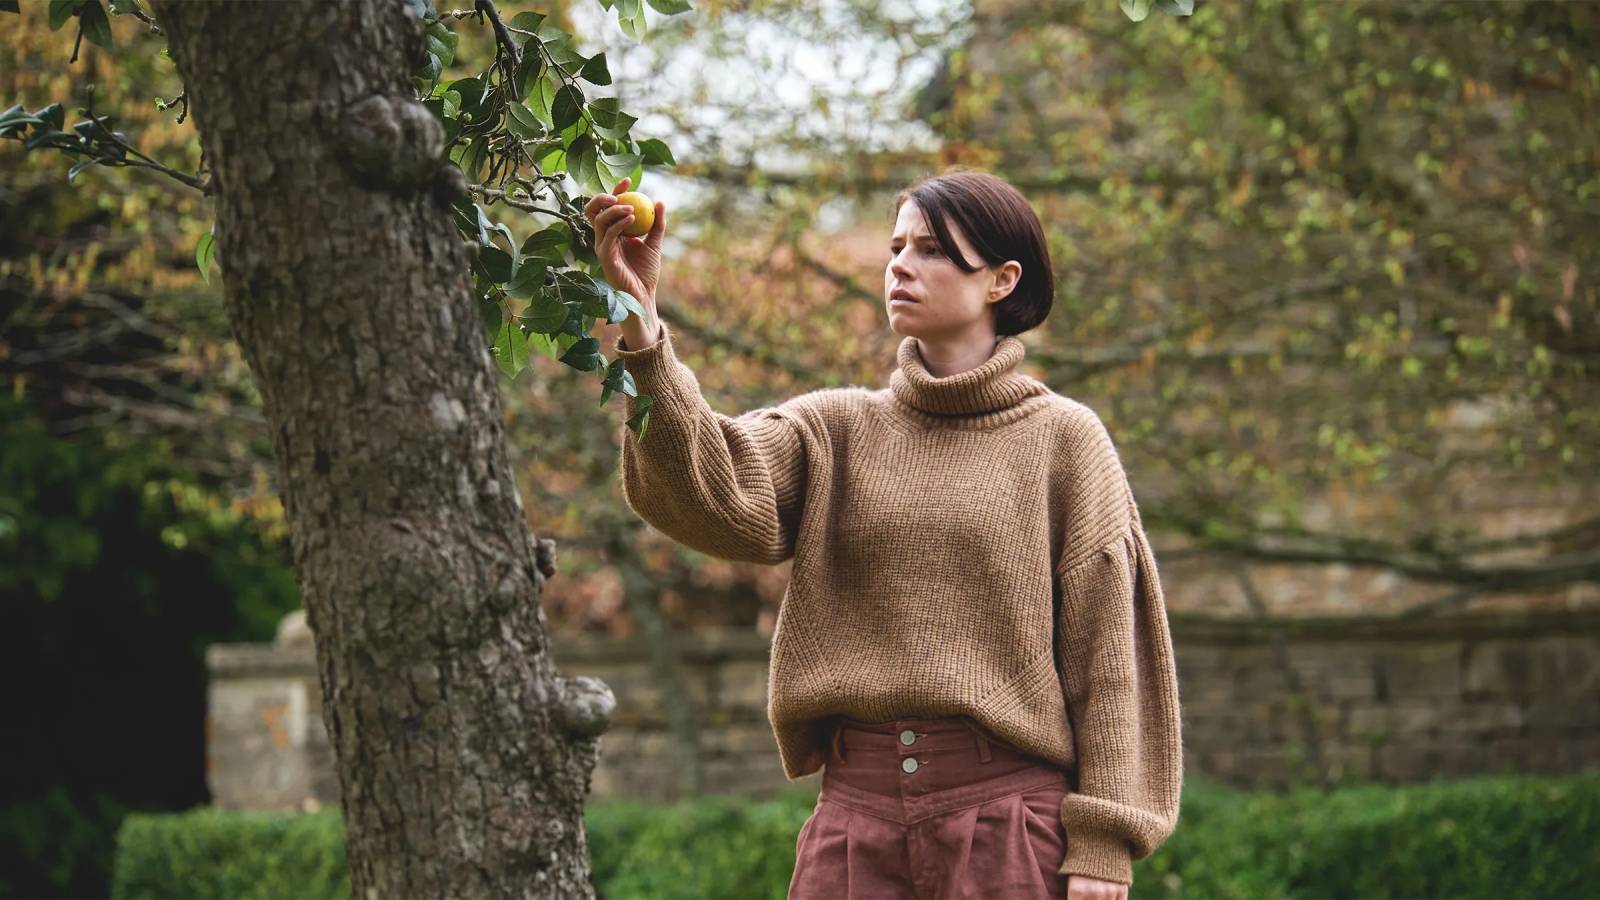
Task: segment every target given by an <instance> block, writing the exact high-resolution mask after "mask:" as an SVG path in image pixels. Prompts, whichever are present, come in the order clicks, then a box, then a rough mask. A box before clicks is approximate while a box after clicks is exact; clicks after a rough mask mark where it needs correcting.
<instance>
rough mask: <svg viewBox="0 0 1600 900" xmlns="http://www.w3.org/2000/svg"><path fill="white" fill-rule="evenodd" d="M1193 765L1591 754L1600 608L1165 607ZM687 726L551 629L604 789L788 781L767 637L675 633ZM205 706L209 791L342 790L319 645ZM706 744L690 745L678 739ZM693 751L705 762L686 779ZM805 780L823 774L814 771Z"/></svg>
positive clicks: (1280, 766)
mask: <svg viewBox="0 0 1600 900" xmlns="http://www.w3.org/2000/svg"><path fill="white" fill-rule="evenodd" d="M1172 626H1173V636H1174V638H1173V639H1174V644H1175V646H1176V651H1177V661H1178V671H1179V681H1180V693H1181V695H1182V700H1183V713H1184V743H1185V769H1186V771H1188V772H1190V773H1195V774H1203V775H1205V776H1208V777H1211V778H1215V779H1218V780H1222V781H1226V782H1230V783H1233V784H1237V785H1241V786H1263V785H1281V784H1285V783H1290V782H1299V783H1304V782H1315V781H1320V780H1328V781H1339V780H1360V779H1369V778H1370V779H1378V780H1385V781H1396V782H1402V781H1415V780H1425V779H1427V778H1429V777H1432V776H1435V775H1439V776H1464V775H1471V774H1479V773H1491V772H1500V771H1513V772H1543V773H1563V772H1576V771H1579V770H1582V769H1585V768H1591V767H1600V615H1594V614H1589V613H1582V614H1554V615H1552V614H1517V615H1510V614H1508V615H1495V616H1486V615H1476V616H1471V617H1459V618H1430V619H1415V620H1390V621H1385V620H1374V619H1370V618H1364V619H1320V620H1319V619H1296V620H1281V621H1261V620H1256V621H1248V620H1234V621H1222V620H1214V619H1209V620H1208V619H1201V618H1197V617H1193V616H1187V615H1178V614H1174V615H1173V616H1172ZM680 644H681V647H680V657H681V669H680V672H679V674H680V676H681V679H682V683H684V684H685V685H686V688H687V692H688V695H689V699H690V702H691V710H692V715H690V716H689V717H688V718H687V720H688V721H689V722H690V725H691V727H690V728H689V729H684V728H682V727H681V726H680V727H679V728H678V729H677V731H674V730H673V729H672V728H671V727H670V726H671V718H670V717H669V716H668V715H667V711H668V710H670V709H671V708H672V698H671V697H670V696H667V695H666V694H665V693H664V691H663V688H662V685H664V684H668V683H671V679H668V678H665V677H662V676H661V675H660V674H659V673H656V672H654V671H652V670H651V668H650V667H649V665H648V664H647V663H646V662H645V660H647V659H648V654H647V653H646V652H645V649H644V648H643V646H642V645H640V644H638V643H637V642H634V641H618V640H611V639H580V640H572V639H563V640H557V641H555V655H556V662H557V664H558V666H559V667H560V669H561V670H562V671H563V672H565V673H567V674H570V675H594V676H596V677H599V678H601V679H603V680H604V681H605V682H606V683H607V684H609V685H610V686H611V688H612V690H613V691H614V692H615V693H616V696H617V703H618V709H617V715H616V719H615V722H614V725H613V727H612V729H611V731H609V732H607V733H606V734H605V735H604V736H603V737H602V738H601V745H600V749H601V762H600V766H599V768H598V769H597V770H596V772H595V778H594V784H593V788H594V794H593V796H594V797H595V798H596V799H604V798H606V797H614V796H626V797H629V798H631V799H643V800H670V799H675V798H677V797H680V796H682V795H684V794H686V793H693V792H694V789H693V787H692V786H694V785H698V786H699V790H700V791H701V792H705V793H741V794H746V795H750V796H765V795H767V794H769V793H770V792H771V791H772V790H774V789H776V788H779V787H782V786H784V784H785V782H784V778H783V773H782V769H781V767H780V765H779V762H778V750H777V745H776V743H775V742H774V740H773V737H772V732H771V728H770V726H769V725H768V723H767V719H766V687H767V653H768V641H767V639H766V638H763V637H761V636H759V635H755V634H751V633H746V632H738V633H718V634H709V635H704V636H695V637H693V638H690V637H687V636H685V637H682V638H681V639H680ZM208 658H209V661H210V666H211V673H212V682H211V694H210V698H211V700H210V714H209V716H208V722H207V736H208V741H209V749H208V756H207V762H208V770H209V772H208V775H209V780H210V785H211V790H212V794H213V797H214V801H215V802H216V803H217V804H218V805H220V806H224V807H229V808H285V807H296V808H307V807H313V806H316V805H319V804H324V803H330V802H335V801H336V800H337V796H338V795H337V783H336V781H335V778H334V775H333V766H332V760H331V757H330V754H329V748H328V744H327V740H326V735H325V734H324V732H323V727H322V719H321V711H320V692H319V690H318V687H317V684H316V667H315V664H314V661H313V658H312V649H311V647H310V646H309V645H308V644H306V643H305V642H304V641H303V640H301V641H295V640H293V639H290V640H287V641H280V643H279V644H277V645H238V644H234V645H216V646H213V647H212V648H211V650H210V653H209V657H208ZM690 745H697V746H698V751H697V752H690V751H687V750H685V749H683V748H685V747H686V746H690ZM696 761H697V762H698V765H699V770H698V774H699V778H698V779H690V778H688V777H686V770H688V768H689V766H690V765H691V764H692V763H694V762H696ZM805 781H806V783H809V784H813V785H815V784H816V783H817V782H818V776H816V775H813V776H811V777H810V778H808V779H806V780H805Z"/></svg>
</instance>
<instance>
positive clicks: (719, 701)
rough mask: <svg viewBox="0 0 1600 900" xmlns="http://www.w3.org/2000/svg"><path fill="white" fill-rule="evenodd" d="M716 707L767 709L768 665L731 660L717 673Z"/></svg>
mask: <svg viewBox="0 0 1600 900" xmlns="http://www.w3.org/2000/svg"><path fill="white" fill-rule="evenodd" d="M715 705H718V706H722V707H730V706H733V707H744V708H746V709H752V710H760V711H763V712H764V711H765V710H766V708H767V664H766V663H765V662H752V661H749V660H730V661H729V662H727V663H725V664H724V665H723V666H722V667H721V669H720V671H719V672H718V673H717V680H716V694H715Z"/></svg>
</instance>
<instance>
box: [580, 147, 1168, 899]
mask: <svg viewBox="0 0 1600 900" xmlns="http://www.w3.org/2000/svg"><path fill="white" fill-rule="evenodd" d="M627 186H628V182H627V180H626V179H624V180H623V181H622V182H621V183H619V184H618V185H617V191H619V192H620V191H622V190H625V189H626V188H627ZM585 215H586V216H587V217H588V218H589V220H590V221H591V222H593V224H594V227H595V232H596V235H597V249H598V256H599V259H600V261H601V264H602V268H603V269H604V271H605V273H606V277H607V278H608V279H609V280H610V282H611V284H612V285H613V286H614V287H617V288H620V289H623V290H626V291H628V292H629V293H631V294H633V295H634V296H635V297H637V298H639V300H640V301H641V303H642V304H643V305H644V307H645V308H646V310H647V311H648V312H649V313H650V315H649V321H647V322H644V321H640V320H639V317H638V316H633V317H630V318H629V319H628V320H627V321H626V322H624V323H623V324H622V337H621V338H619V339H618V341H617V342H616V347H615V351H616V354H617V355H618V356H620V357H622V358H624V359H625V360H627V363H626V365H627V368H628V371H630V372H632V373H633V376H634V378H635V382H636V385H637V387H638V388H639V390H640V391H641V392H643V393H646V394H649V395H651V396H652V397H653V398H654V405H653V406H652V407H651V412H650V420H649V424H648V426H647V428H646V430H645V437H644V439H643V440H642V441H641V440H639V439H638V438H637V436H636V435H635V434H634V433H633V432H632V431H631V430H628V429H623V436H622V441H623V444H622V472H623V481H622V483H623V489H624V495H625V497H626V499H627V502H628V505H629V506H630V508H632V509H633V511H634V512H635V513H636V514H637V515H639V516H640V517H641V518H643V519H644V520H645V521H647V522H649V523H650V524H652V525H654V526H656V527H657V528H659V529H660V530H661V531H663V532H665V533H666V534H667V535H669V536H671V537H672V538H674V539H675V540H677V541H679V542H681V543H683V544H685V545H688V546H690V547H693V548H695V549H698V550H700V551H702V552H705V553H708V554H711V555H714V556H717V557H721V558H725V559H735V560H749V561H756V562H764V563H769V564H775V563H778V562H781V561H783V560H786V559H791V558H792V559H793V560H794V565H793V569H792V572H791V578H790V583H789V586H788V589H787V590H786V592H785V594H784V598H783V602H782V605H781V606H780V608H779V612H778V620H777V627H776V631H775V632H774V634H773V638H772V663H771V667H770V669H769V680H768V698H769V702H768V715H769V717H770V720H771V724H772V728H773V734H774V736H775V737H776V738H777V743H778V749H779V753H780V756H781V758H782V762H783V767H784V772H785V775H786V777H787V778H788V779H789V780H790V781H796V780H798V779H800V778H802V777H804V776H806V775H809V774H812V773H814V772H816V771H818V770H819V769H823V770H824V774H823V778H822V790H821V793H820V795H819V797H818V800H817V805H816V808H815V810H814V811H813V812H812V814H811V816H810V818H808V819H807V821H806V822H805V824H804V826H803V827H802V829H801V831H800V835H799V839H798V841H797V843H796V853H797V862H796V865H795V870H794V875H793V878H792V880H791V883H790V886H789V896H790V897H791V898H798V897H808V898H809V897H828V898H840V897H939V898H944V897H976V896H983V897H1052V898H1056V897H1068V898H1091V897H1092V898H1122V897H1126V896H1127V891H1128V886H1129V885H1131V884H1132V882H1133V876H1132V863H1133V861H1134V860H1136V859H1139V858H1142V857H1144V856H1147V855H1149V854H1150V853H1151V852H1152V851H1153V850H1154V849H1155V848H1156V847H1157V846H1159V845H1160V844H1161V843H1162V842H1163V841H1164V840H1165V839H1166V838H1167V836H1168V835H1170V834H1171V832H1172V830H1173V829H1174V828H1175V827H1176V825H1177V817H1178V796H1179V792H1180V789H1181V786H1182V778H1183V773H1182V748H1181V736H1180V729H1179V703H1178V686H1177V676H1176V670H1175V667H1174V664H1173V655H1172V645H1171V640H1170V637H1169V635H1168V630H1167V616H1166V609H1165V605H1164V601H1163V597H1162V591H1161V585H1160V581H1159V578H1158V576H1157V571H1156V563H1155V558H1154V556H1153V554H1152V553H1151V550H1150V545H1149V543H1148V541H1147V539H1146V536H1145V533H1144V528H1143V526H1142V523H1141V521H1140V517H1139V510H1138V507H1137V506H1136V504H1135V502H1134V497H1133V492H1132V490H1131V489H1130V487H1129V484H1128V481H1127V477H1126V474H1125V472H1124V469H1123V467H1122V464H1121V461H1120V459H1119V457H1118V455H1117V451H1116V448H1115V447H1114V446H1113V445H1112V442H1111V439H1110V437H1109V435H1108V433H1107V431H1106V429H1105V427H1104V425H1103V424H1102V423H1101V421H1100V419H1099V417H1098V416H1097V415H1096V414H1095V413H1094V412H1093V411H1092V410H1090V409H1089V408H1088V407H1087V406H1085V405H1083V404H1082V403H1079V402H1077V401H1074V400H1071V399H1069V398H1067V397H1064V396H1061V395H1059V394H1056V393H1054V392H1053V391H1051V390H1050V389H1049V388H1048V387H1047V386H1046V385H1044V384H1043V383H1042V382H1040V381H1038V380H1037V379H1034V378H1031V377H1029V376H1027V375H1024V374H1022V373H1020V372H1018V371H1017V367H1018V364H1019V363H1021V361H1022V359H1023V356H1024V345H1023V343H1022V342H1021V340H1019V339H1018V338H1017V337H1016V335H1018V334H1020V333H1022V332H1024V331H1027V330H1029V329H1031V328H1034V327H1036V326H1038V325H1039V323H1041V322H1042V321H1043V320H1044V318H1045V316H1046V314H1047V313H1048V312H1049V310H1050V306H1051V303H1052V301H1053V298H1054V288H1053V284H1052V280H1053V279H1052V274H1051V268H1050V259H1049V252H1048V249H1047V248H1046V245H1045V240H1044V232H1043V228H1042V227H1041V226H1040V224H1039V220H1038V217H1037V216H1036V215H1035V214H1034V212H1033V210H1032V209H1031V208H1030V207H1029V205H1028V203H1027V201H1026V200H1025V199H1024V198H1023V197H1022V195H1021V194H1019V193H1018V192H1017V191H1016V190H1015V189H1014V188H1012V187H1011V186H1010V185H1008V184H1006V183H1005V182H1004V181H1002V180H1001V179H999V178H996V177H994V176H992V175H988V174H983V173H979V172H973V171H967V170H961V169H957V170H952V171H949V172H946V173H944V174H941V175H939V176H936V177H932V178H928V179H925V180H923V181H920V182H918V183H916V184H914V185H912V186H911V187H909V188H907V189H906V190H905V191H903V192H901V194H900V196H899V197H898V198H896V201H895V221H894V227H893V231H892V233H891V234H890V235H889V240H888V242H887V243H888V250H889V256H888V258H887V261H886V264H885V267H884V280H883V296H884V302H885V305H886V311H887V313H888V318H889V327H890V328H891V329H892V330H893V331H894V332H895V333H896V334H899V335H901V336H902V340H901V341H900V344H899V349H898V353H897V358H896V362H897V367H896V368H895V369H894V370H893V371H892V372H891V373H890V377H889V385H888V387H886V388H880V389H877V390H873V389H869V388H865V387H847V388H832V389H826V390H818V391H812V392H810V393H806V394H802V395H800V396H798V397H794V398H792V399H790V400H788V401H785V402H783V403H781V404H779V405H777V406H774V407H766V408H762V409H757V410H753V411H750V412H746V413H744V414H742V415H739V416H736V417H729V416H725V415H722V414H720V413H717V412H715V411H713V410H712V409H711V408H710V407H709V406H708V405H707V404H706V402H705V400H704V399H703V398H702V397H701V394H700V389H699V384H698V382H697V381H696V379H695V376H694V373H693V372H692V371H691V370H690V369H689V368H688V367H687V366H686V365H684V364H683V363H682V362H681V361H679V360H678V359H677V357H676V355H675V350H674V347H673V342H672V341H673V338H672V332H671V330H670V329H668V328H666V326H665V324H664V323H661V322H660V321H659V320H658V319H657V317H656V315H655V313H656V302H657V298H656V293H655V288H656V280H657V275H658V273H659V270H660V259H661V250H660V248H661V235H662V233H663V229H664V228H665V222H666V207H665V204H662V203H659V202H658V203H657V204H656V215H655V222H654V224H653V226H652V228H651V230H650V232H649V233H648V234H647V235H646V236H645V237H644V238H633V237H626V236H624V234H623V231H624V230H625V229H626V228H627V227H628V225H629V223H630V222H631V221H632V219H633V211H632V209H631V208H629V207H628V205H627V204H618V203H617V202H616V198H615V196H614V195H612V194H601V195H599V196H597V197H595V198H594V199H593V200H592V201H590V202H589V203H588V204H587V205H586V207H585ZM627 406H628V410H627V411H628V415H629V416H630V417H631V416H633V415H635V414H636V413H637V406H636V400H635V398H632V397H630V398H628V402H627Z"/></svg>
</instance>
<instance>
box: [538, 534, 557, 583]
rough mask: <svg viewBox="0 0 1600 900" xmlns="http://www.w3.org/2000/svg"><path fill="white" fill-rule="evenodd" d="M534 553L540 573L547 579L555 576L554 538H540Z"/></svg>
mask: <svg viewBox="0 0 1600 900" xmlns="http://www.w3.org/2000/svg"><path fill="white" fill-rule="evenodd" d="M536 546H537V548H538V549H537V550H536V551H535V553H534V555H535V557H536V559H537V565H538V567H539V574H541V575H543V576H544V577H545V578H546V579H549V578H553V577H555V574H556V542H555V540H554V539H552V538H539V542H538V544H537V545H536Z"/></svg>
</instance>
